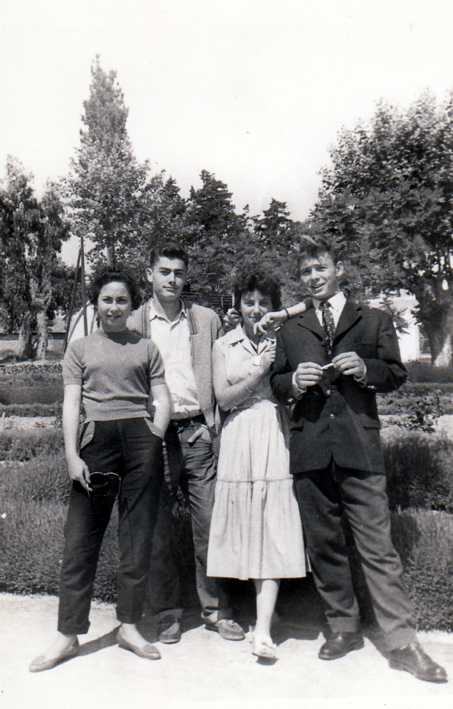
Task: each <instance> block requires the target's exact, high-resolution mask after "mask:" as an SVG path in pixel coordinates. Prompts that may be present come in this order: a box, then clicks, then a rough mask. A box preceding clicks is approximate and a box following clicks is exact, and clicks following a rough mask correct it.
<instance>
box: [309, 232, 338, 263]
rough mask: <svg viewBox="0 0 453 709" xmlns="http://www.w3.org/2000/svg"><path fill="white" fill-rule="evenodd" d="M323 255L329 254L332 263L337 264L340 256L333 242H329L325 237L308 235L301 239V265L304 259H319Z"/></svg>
mask: <svg viewBox="0 0 453 709" xmlns="http://www.w3.org/2000/svg"><path fill="white" fill-rule="evenodd" d="M321 254H329V256H331V257H332V261H333V262H334V263H336V262H337V261H338V260H339V258H340V256H339V253H338V249H337V247H336V244H335V242H334V241H333V240H328V239H326V238H325V237H323V236H318V235H313V236H312V235H311V234H306V235H303V236H301V238H300V248H299V263H301V262H302V260H303V259H307V258H317V257H318V256H320V255H321Z"/></svg>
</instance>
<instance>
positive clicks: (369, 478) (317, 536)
mask: <svg viewBox="0 0 453 709" xmlns="http://www.w3.org/2000/svg"><path fill="white" fill-rule="evenodd" d="M294 481H295V490H296V495H297V499H298V502H299V506H300V511H301V516H302V521H303V525H304V531H305V535H306V540H307V546H308V553H309V557H310V562H311V566H312V571H313V575H314V579H315V583H316V587H317V589H318V592H319V594H320V596H321V598H322V600H323V602H324V604H325V607H326V617H327V621H328V623H329V626H330V628H331V630H332V632H354V631H356V630H358V628H359V608H358V605H357V600H356V597H355V594H354V590H353V586H352V578H351V569H350V564H349V557H348V554H347V548H346V543H345V537H344V532H343V526H342V513H344V514H345V516H346V519H347V520H348V522H349V525H350V527H351V530H352V534H353V537H354V542H355V545H356V548H357V551H358V554H359V557H360V560H361V564H362V568H363V572H364V576H365V580H366V583H367V586H368V590H369V593H370V596H371V599H372V602H373V609H374V612H375V616H376V620H377V622H378V624H379V626H380V628H381V630H382V631H383V632H384V634H385V637H386V641H387V645H388V648H389V649H394V648H398V647H402V646H404V645H406V644H408V643H410V642H412V641H413V640H414V639H415V629H414V620H413V613H412V606H411V603H410V600H409V598H408V596H407V594H406V593H405V591H404V589H403V587H402V584H401V574H402V566H401V561H400V558H399V556H398V554H397V552H396V551H395V548H394V546H393V543H392V539H391V534H390V511H389V507H388V498H387V492H386V477H385V475H384V474H374V473H367V472H361V471H358V470H352V469H348V468H340V467H338V466H337V465H335V463H334V462H333V461H332V463H331V465H330V466H329V467H328V468H326V469H323V470H315V471H311V472H308V473H302V474H300V475H297V476H295V478H294Z"/></svg>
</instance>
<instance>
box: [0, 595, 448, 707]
mask: <svg viewBox="0 0 453 709" xmlns="http://www.w3.org/2000/svg"><path fill="white" fill-rule="evenodd" d="M56 611H57V599H56V598H54V597H51V596H45V597H22V596H13V595H9V594H0V627H1V634H0V637H1V640H2V652H1V655H0V707H1V709H22V708H24V709H29V708H31V709H41V708H42V709H57V708H58V709H92V708H96V709H103V708H104V707H108V708H109V709H116V708H117V707H118V708H119V707H121V708H122V709H123V708H124V709H128V708H129V707H131V708H132V709H141V708H142V707H143V708H145V707H146V708H147V709H148V708H151V707H162V708H164V707H165V709H173V708H174V709H179V707H181V708H182V707H184V709H192V708H193V707H197V709H210V708H211V707H212V709H226V708H227V707H228V708H230V707H240V708H241V709H249V708H250V709H252V708H253V709H255V708H258V707H259V708H261V709H267V708H268V707H269V708H272V709H292V708H293V707H301V708H303V709H312V708H313V709H331V708H332V709H343V708H345V709H346V708H347V709H355V708H356V707H357V708H358V707H360V709H363V707H364V705H365V707H366V709H371V708H373V709H374V708H375V707H376V708H379V709H402V708H404V709H406V707H407V709H414V708H417V707H420V708H421V707H423V709H426V707H428V709H437V707H441V708H442V709H443V708H444V707H449V709H451V707H452V706H453V635H448V634H446V633H437V632H436V633H421V634H420V638H421V640H422V642H423V644H424V646H425V648H426V649H427V651H428V652H429V653H430V654H432V655H433V657H434V658H435V659H436V660H437V661H439V662H440V663H442V664H443V665H444V666H445V667H446V669H447V671H448V672H449V675H450V677H451V682H450V683H449V684H445V685H434V684H430V683H427V682H420V681H418V680H416V679H415V678H413V677H412V676H411V675H409V674H407V673H404V672H397V671H395V670H391V669H390V668H389V667H388V664H387V662H386V660H385V658H384V657H383V656H382V654H381V653H380V652H379V651H378V650H377V649H376V647H375V645H374V644H373V643H372V642H371V640H369V639H367V640H366V643H365V648H364V649H363V650H360V651H358V652H354V653H351V654H350V655H348V656H347V657H344V658H342V659H341V660H336V661H334V662H322V661H321V660H319V659H318V658H317V651H318V649H319V647H320V645H321V643H322V642H323V637H322V635H321V634H320V633H319V630H316V629H315V628H314V627H313V628H309V627H302V626H301V625H298V624H297V623H291V624H289V623H281V624H280V627H279V629H278V635H277V637H276V640H277V641H278V642H279V647H278V653H279V660H278V662H277V663H276V664H275V665H273V666H263V665H260V664H259V663H257V662H256V659H255V658H254V657H253V656H252V655H251V652H250V643H249V642H248V641H247V640H246V641H245V642H237V643H233V642H225V641H223V640H222V639H221V638H220V637H219V636H218V635H217V634H216V633H212V632H208V631H206V630H205V629H204V628H203V627H202V626H199V625H198V621H197V618H196V614H192V615H189V618H188V629H187V631H186V632H185V633H184V635H183V639H182V641H181V642H180V643H178V644H177V645H164V646H161V647H160V649H161V652H162V656H163V657H162V660H161V661H158V662H150V661H148V660H142V659H140V658H137V657H136V656H135V655H133V654H132V653H129V652H126V651H124V650H122V649H120V648H119V647H118V646H117V645H116V644H115V633H114V629H115V627H116V626H117V623H116V620H115V615H114V610H113V608H112V607H111V606H109V605H104V604H98V603H95V604H93V609H92V615H91V620H92V625H91V628H90V632H89V634H88V635H87V636H85V637H82V638H81V640H82V648H81V651H80V654H79V655H78V656H77V657H76V658H75V659H73V660H71V661H69V662H66V663H64V664H62V665H60V666H59V667H56V668H55V669H53V670H51V671H48V672H44V673H40V674H31V673H30V672H28V664H29V662H30V660H31V659H32V658H33V657H34V656H35V655H37V654H39V653H40V652H41V651H42V650H43V649H44V648H45V647H46V645H47V644H48V643H49V641H50V639H51V637H52V632H53V628H54V627H55V618H56ZM154 633H155V628H154V627H153V625H152V624H147V625H146V626H145V634H146V635H147V637H148V638H149V639H150V640H153V635H154Z"/></svg>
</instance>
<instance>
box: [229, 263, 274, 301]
mask: <svg viewBox="0 0 453 709" xmlns="http://www.w3.org/2000/svg"><path fill="white" fill-rule="evenodd" d="M254 290H258V291H260V293H262V294H263V295H267V296H269V298H270V300H271V303H272V307H273V308H274V309H275V310H279V309H280V308H281V305H282V301H281V293H280V283H279V281H278V279H277V278H276V277H275V276H273V275H271V274H270V273H269V272H268V271H266V270H265V269H257V270H255V271H251V270H250V267H249V268H246V267H244V268H243V269H242V270H241V271H240V272H239V273H238V274H237V275H236V277H235V279H234V283H233V294H234V301H233V306H234V307H235V308H239V306H240V304H241V297H242V296H243V294H244V293H249V292H250V291H254Z"/></svg>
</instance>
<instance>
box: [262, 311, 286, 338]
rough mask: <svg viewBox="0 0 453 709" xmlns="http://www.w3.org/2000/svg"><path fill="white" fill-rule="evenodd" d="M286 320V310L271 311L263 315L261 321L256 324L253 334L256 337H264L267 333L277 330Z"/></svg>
mask: <svg viewBox="0 0 453 709" xmlns="http://www.w3.org/2000/svg"><path fill="white" fill-rule="evenodd" d="M286 320H288V312H287V311H286V310H273V311H271V312H269V313H266V315H263V317H262V318H261V320H260V321H259V322H258V323H256V325H255V332H256V334H257V335H266V333H268V332H272V331H275V330H278V328H279V327H280V326H281V325H283V323H284V322H285V321H286Z"/></svg>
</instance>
